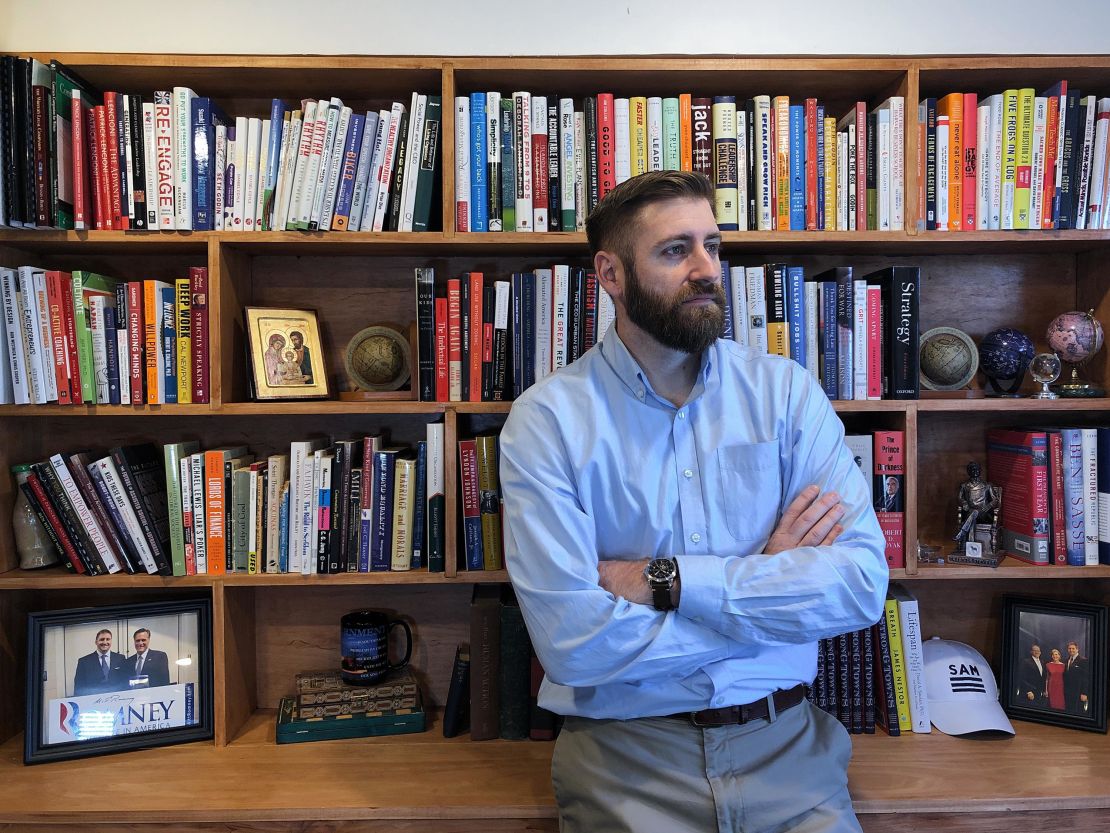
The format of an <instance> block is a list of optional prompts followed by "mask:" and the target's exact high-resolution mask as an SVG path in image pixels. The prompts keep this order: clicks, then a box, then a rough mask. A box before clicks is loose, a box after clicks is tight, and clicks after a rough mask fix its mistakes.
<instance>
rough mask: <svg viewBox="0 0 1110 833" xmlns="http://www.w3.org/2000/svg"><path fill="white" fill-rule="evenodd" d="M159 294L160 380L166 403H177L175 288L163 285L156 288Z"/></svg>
mask: <svg viewBox="0 0 1110 833" xmlns="http://www.w3.org/2000/svg"><path fill="white" fill-rule="evenodd" d="M158 292H159V295H160V296H161V305H160V307H161V309H160V311H159V316H160V318H161V319H162V321H161V324H162V359H163V360H164V361H165V367H164V369H163V371H162V381H163V382H164V383H165V385H166V404H167V405H173V404H176V403H177V320H176V318H175V316H174V309H175V305H176V300H177V299H176V298H174V293H175V292H176V288H175V287H172V286H163V287H159V289H158Z"/></svg>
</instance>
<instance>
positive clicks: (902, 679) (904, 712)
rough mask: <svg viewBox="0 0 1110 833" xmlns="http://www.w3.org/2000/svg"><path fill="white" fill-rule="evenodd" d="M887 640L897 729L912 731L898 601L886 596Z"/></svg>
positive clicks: (884, 610) (884, 611)
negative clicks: (896, 711)
mask: <svg viewBox="0 0 1110 833" xmlns="http://www.w3.org/2000/svg"><path fill="white" fill-rule="evenodd" d="M883 613H884V615H885V616H886V633H887V641H888V642H889V643H890V668H891V671H892V672H893V673H894V702H895V704H896V705H897V706H898V730H899V731H901V732H912V731H913V723H912V722H911V721H910V695H909V689H908V687H907V683H906V658H905V655H904V654H903V653H902V628H901V627H900V626H899V624H898V601H897V600H896V599H894V598H893V597H891V596H887V599H886V603H885V605H884V607H883Z"/></svg>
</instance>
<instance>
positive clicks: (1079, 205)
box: [1075, 95, 1098, 229]
mask: <svg viewBox="0 0 1110 833" xmlns="http://www.w3.org/2000/svg"><path fill="white" fill-rule="evenodd" d="M1079 105H1080V106H1081V107H1082V108H1083V110H1082V111H1081V112H1082V113H1084V115H1085V120H1084V123H1083V130H1082V133H1081V134H1080V135H1081V136H1082V139H1081V142H1082V144H1081V145H1080V153H1079V193H1078V194H1077V199H1076V201H1075V227H1076V229H1084V228H1086V227H1087V224H1086V221H1087V203H1088V196H1089V193H1090V181H1091V156H1092V151H1093V149H1094V144H1095V110H1096V109H1097V107H1098V103H1097V100H1096V99H1095V97H1094V96H1093V95H1088V96H1084V97H1083V98H1082V99H1081V100H1080V102H1079Z"/></svg>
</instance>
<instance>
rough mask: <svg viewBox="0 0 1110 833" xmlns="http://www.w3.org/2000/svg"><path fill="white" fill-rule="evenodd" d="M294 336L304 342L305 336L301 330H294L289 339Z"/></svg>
mask: <svg viewBox="0 0 1110 833" xmlns="http://www.w3.org/2000/svg"><path fill="white" fill-rule="evenodd" d="M293 336H296V337H297V338H299V339H300V340H301V341H304V334H302V333H301V331H300V330H293V332H291V333H290V334H289V337H290V338H292V337H293Z"/></svg>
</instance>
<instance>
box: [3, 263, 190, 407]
mask: <svg viewBox="0 0 1110 833" xmlns="http://www.w3.org/2000/svg"><path fill="white" fill-rule="evenodd" d="M0 303H2V305H3V318H2V319H0V404H16V405H29V404H31V405H41V404H45V403H49V402H57V403H58V404H60V405H82V404H86V403H87V404H93V405H143V404H149V405H161V404H189V403H199V404H203V403H207V402H208V401H209V374H208V340H209V321H208V270H207V268H205V267H203V266H197V267H191V268H190V269H189V277H185V278H177V279H175V280H173V282H172V283H171V282H169V281H161V280H141V281H124V280H118V279H116V278H110V277H106V276H104V275H99V274H96V273H95V272H89V271H84V270H74V271H73V272H61V271H57V270H48V269H39V268H37V267H34V266H20V267H18V268H16V269H6V268H3V267H0Z"/></svg>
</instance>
